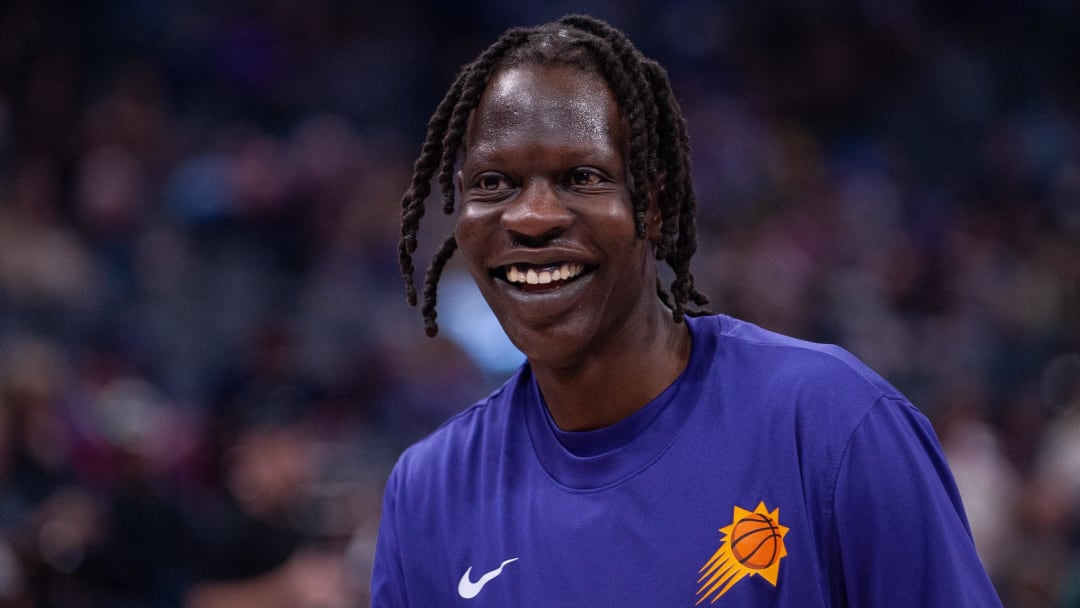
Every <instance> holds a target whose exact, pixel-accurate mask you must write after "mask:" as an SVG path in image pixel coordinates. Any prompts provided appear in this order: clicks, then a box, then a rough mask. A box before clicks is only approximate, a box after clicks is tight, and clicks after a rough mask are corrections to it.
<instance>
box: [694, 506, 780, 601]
mask: <svg viewBox="0 0 1080 608" xmlns="http://www.w3.org/2000/svg"><path fill="white" fill-rule="evenodd" d="M720 533H721V534H723V535H724V536H723V537H722V538H721V539H720V548H719V549H717V550H716V553H713V555H712V557H711V558H709V561H707V562H705V565H704V566H702V567H701V570H698V573H699V574H701V578H699V579H698V583H700V584H701V587H700V588H699V589H698V591H697V594H698V595H699V596H701V597H699V598H698V601H697V603H695V604H694V605H695V606H696V605H697V604H700V603H701V602H704V601H705V600H707V599H708V600H710V602H715V601H716V600H718V599H720V598H721V597H722V596H723V595H724V594H725V593H727V592H728V590H729V589H731V587H732V586H734V585H735V583H737V582H739V581H741V580H742V579H744V578H746V577H748V576H754V575H758V576H760V577H761V578H763V579H765V580H767V581H769V582H770V583H772V585H773V587H775V586H776V580H777V577H778V576H779V574H780V560H781V559H782V558H783V557H785V556H787V548H786V547H784V537H785V536H787V533H788V528H786V527H784V526H781V525H780V508H779V507H777V508H775V509H773V510H772V511H769V510H768V509H767V508H765V502H764V501H762V502H759V503H758V506H757V508H756V509H754V510H753V511H747V510H746V509H743V508H741V507H735V514H734V516H732V518H731V525H730V526H725V527H723V528H720ZM710 598H711V599H710Z"/></svg>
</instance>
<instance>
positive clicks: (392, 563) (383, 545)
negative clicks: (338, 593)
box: [371, 467, 409, 608]
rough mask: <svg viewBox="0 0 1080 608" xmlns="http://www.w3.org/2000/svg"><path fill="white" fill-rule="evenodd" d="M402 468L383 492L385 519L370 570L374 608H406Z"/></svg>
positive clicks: (396, 470) (391, 475)
mask: <svg viewBox="0 0 1080 608" xmlns="http://www.w3.org/2000/svg"><path fill="white" fill-rule="evenodd" d="M399 477H400V471H399V467H395V468H394V470H393V471H392V472H391V473H390V477H389V479H388V480H387V482H386V489H385V490H384V492H383V502H382V516H381V518H380V520H379V533H378V538H377V539H376V542H375V560H374V565H373V566H372V570H371V606H372V608H405V607H406V606H408V605H409V604H408V600H407V595H406V592H405V576H404V568H403V566H402V563H401V547H400V545H399V543H398V530H397V513H396V510H397V504H398V498H399V497H398V493H399V491H400V483H399Z"/></svg>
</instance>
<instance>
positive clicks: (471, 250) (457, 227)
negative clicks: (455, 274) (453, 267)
mask: <svg viewBox="0 0 1080 608" xmlns="http://www.w3.org/2000/svg"><path fill="white" fill-rule="evenodd" d="M489 216H490V214H485V213H482V212H478V211H477V210H476V208H475V206H473V205H464V206H462V207H461V209H460V210H459V211H458V217H457V222H456V223H455V224H454V238H455V239H456V240H457V245H458V252H459V253H460V254H461V257H462V258H463V259H464V260H465V262H466V264H467V265H468V266H469V270H470V271H471V270H473V269H474V266H477V265H481V266H482V262H481V260H483V258H484V255H485V254H486V252H487V249H486V247H485V245H488V244H490V243H491V242H492V239H493V238H494V235H493V234H492V232H491V225H492V222H491V219H490V217H489Z"/></svg>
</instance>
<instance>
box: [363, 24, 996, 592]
mask: <svg viewBox="0 0 1080 608" xmlns="http://www.w3.org/2000/svg"><path fill="white" fill-rule="evenodd" d="M687 150H688V146H687V142H686V129H685V124H684V121H683V119H682V116H681V114H680V112H679V108H678V105H677V104H676V102H675V100H674V97H673V96H672V94H671V88H670V85H669V83H668V81H667V77H666V75H665V74H664V72H663V70H662V69H661V68H660V67H659V66H658V65H657V64H656V63H655V62H653V61H651V60H649V59H647V58H644V57H642V56H641V54H640V53H639V52H638V50H637V49H636V48H634V46H633V45H632V44H631V43H630V41H629V40H627V39H626V37H625V36H624V35H623V34H622V33H620V32H618V31H617V30H614V29H613V28H611V27H610V26H608V25H607V24H605V23H603V22H600V21H597V20H595V19H591V18H588V17H581V16H571V17H565V18H563V19H561V20H560V21H558V22H556V23H551V24H546V25H543V26H539V27H537V28H531V29H512V30H510V31H508V32H507V33H506V34H504V36H503V37H502V38H500V39H499V40H498V41H496V42H495V43H494V44H493V45H492V46H491V47H490V48H488V49H487V50H486V51H485V52H484V53H482V54H481V55H480V56H479V57H478V58H477V60H476V61H474V62H473V63H471V64H469V65H467V66H465V68H463V70H462V71H461V73H460V74H459V76H458V78H457V79H456V81H455V82H454V84H453V85H452V86H451V89H450V91H449V93H448V94H447V97H446V98H445V99H444V100H443V102H442V103H441V104H440V106H439V108H438V109H437V110H436V112H435V114H434V116H433V117H432V119H431V122H430V124H429V132H428V137H427V141H426V142H425V143H424V146H423V149H422V151H421V155H420V157H419V159H418V160H417V163H416V172H415V175H414V177H413V180H412V186H411V187H410V189H409V191H408V192H407V193H406V195H405V197H404V199H403V211H402V220H403V221H402V241H401V250H400V254H401V265H402V270H403V274H404V275H405V277H406V285H407V289H408V291H409V299H410V302H412V303H415V302H416V295H417V294H416V292H415V289H414V288H413V287H412V273H413V266H412V257H411V256H412V253H413V252H414V251H415V247H416V234H417V227H418V222H419V218H420V216H421V215H422V213H423V209H424V207H423V205H424V200H425V199H426V198H427V196H428V194H429V192H428V190H429V187H428V184H429V183H430V182H431V180H432V179H433V178H434V177H435V175H436V174H437V175H438V178H439V183H440V184H441V187H442V191H443V201H444V209H445V210H446V211H448V212H452V211H453V210H454V208H455V206H457V207H459V208H458V210H457V213H458V216H457V222H456V228H455V231H454V235H453V236H451V237H450V238H448V239H447V240H446V241H445V242H444V244H443V246H442V247H441V248H440V249H439V251H438V253H437V254H436V256H435V259H434V261H433V262H432V265H431V268H430V269H429V271H428V273H427V277H426V280H425V286H424V302H423V311H424V317H425V320H426V322H427V327H428V332H429V333H431V334H433V333H434V332H435V331H436V325H435V295H436V292H435V288H436V284H437V282H438V279H439V275H440V274H441V271H442V268H443V266H444V265H445V263H446V261H447V259H449V257H450V255H451V254H452V253H453V252H454V251H455V250H457V249H460V250H461V254H462V256H463V257H464V261H465V264H466V266H467V268H468V270H469V272H470V273H471V275H472V277H473V279H474V280H475V281H476V283H477V285H478V286H479V289H480V291H481V293H482V294H483V295H484V297H485V299H486V300H487V302H488V304H489V305H490V307H491V309H492V310H493V311H494V312H495V315H496V316H497V317H498V319H499V321H500V323H501V324H502V326H503V328H504V329H505V330H506V333H507V335H508V336H509V337H510V339H511V340H512V341H513V342H514V344H516V345H517V346H518V348H520V349H521V351H522V352H523V353H525V355H526V357H527V359H528V361H527V363H526V364H525V365H523V366H522V367H521V368H520V369H519V370H518V371H517V372H516V373H515V374H514V375H513V377H511V378H510V379H509V380H508V381H507V382H506V383H505V384H504V385H503V386H502V387H501V388H500V389H498V390H497V391H495V392H494V393H493V394H492V395H490V396H489V397H487V398H486V399H484V400H483V401H481V402H479V403H478V404H476V405H474V406H473V407H471V408H469V409H467V410H466V411H464V412H462V413H460V414H459V415H457V416H455V417H454V418H452V419H451V420H450V421H448V422H447V423H446V424H444V425H443V426H442V427H441V428H440V429H438V430H437V431H436V432H435V433H434V434H432V435H431V436H430V437H428V438H427V439H425V440H423V441H421V442H420V443H418V444H417V445H415V446H413V447H411V448H410V449H409V450H407V451H406V452H405V453H404V454H403V455H402V456H401V459H400V460H399V462H398V464H397V465H396V467H395V469H394V471H393V473H392V474H391V476H390V479H389V481H388V483H387V488H386V495H385V498H384V509H383V519H382V523H381V526H380V532H379V539H378V547H377V551H376V561H375V567H374V571H373V576H372V603H373V605H374V606H376V607H378V608H384V607H403V606H450V605H462V606H466V605H472V606H588V607H596V606H620V607H621V606H691V605H694V604H714V605H718V606H801V607H802V606H996V605H1000V602H999V601H998V599H997V597H996V595H995V593H994V590H993V588H992V586H991V584H990V582H989V581H988V579H987V577H986V574H985V572H984V571H983V569H982V566H981V564H980V563H979V560H978V558H977V556H976V553H975V548H974V545H973V542H972V539H971V535H970V532H969V530H968V526H967V521H966V518H965V515H964V512H963V507H962V505H961V503H960V499H959V496H958V494H957V491H956V488H955V485H954V483H953V481H952V477H951V475H950V473H949V470H948V467H947V465H946V463H945V461H944V458H943V457H942V455H941V450H940V447H939V445H938V442H937V439H936V438H935V436H934V433H933V431H932V429H931V428H930V425H929V423H928V422H927V421H926V419H925V418H924V417H923V416H922V415H921V414H919V413H918V412H917V411H916V410H915V408H914V407H913V406H912V405H910V404H909V403H908V402H907V401H906V400H905V399H904V397H903V396H901V395H900V394H899V393H898V392H897V391H896V390H895V389H893V388H892V387H891V386H889V385H888V384H887V383H886V382H885V381H884V380H882V379H881V378H879V377H878V376H877V375H875V374H874V373H873V372H871V371H870V370H868V369H867V368H866V367H864V366H863V365H862V364H861V363H859V362H858V361H857V360H855V359H854V358H853V357H852V356H851V355H850V354H848V353H846V352H844V351H843V350H841V349H839V348H836V347H832V346H823V345H816V344H810V343H806V342H801V341H798V340H794V339H791V338H786V337H783V336H779V335H776V334H773V333H770V332H767V331H764V330H762V329H760V328H758V327H755V326H752V325H750V324H747V323H743V322H740V321H738V320H735V319H732V318H730V317H725V316H707V315H704V314H702V313H699V312H696V311H693V310H691V309H690V308H688V306H690V305H696V306H702V305H704V304H706V303H707V300H706V299H705V297H704V296H703V295H701V294H700V293H699V292H698V291H697V289H696V288H695V287H694V282H693V276H692V275H691V273H690V271H689V262H690V257H691V256H692V254H693V252H694V248H695V241H694V239H695V236H694V213H695V203H694V197H693V191H692V188H691V183H690V172H689V162H688V160H687ZM657 260H663V261H665V262H666V263H667V264H668V265H670V266H671V267H672V269H673V270H674V274H675V279H674V281H673V283H672V284H671V286H670V291H669V290H668V289H665V288H664V287H663V286H662V285H661V283H660V281H659V277H658V267H657V263H656V261H657Z"/></svg>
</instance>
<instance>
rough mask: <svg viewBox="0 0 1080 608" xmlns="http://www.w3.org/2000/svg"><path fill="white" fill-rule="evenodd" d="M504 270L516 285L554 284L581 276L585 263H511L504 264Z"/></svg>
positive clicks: (507, 279) (510, 281)
mask: <svg viewBox="0 0 1080 608" xmlns="http://www.w3.org/2000/svg"><path fill="white" fill-rule="evenodd" d="M502 270H503V271H504V273H505V275H504V276H505V277H506V281H507V282H508V283H511V284H514V285H552V284H553V283H562V282H565V281H569V280H571V279H574V278H577V277H578V276H581V274H582V273H583V272H585V265H584V264H579V263H577V262H562V263H558V264H548V265H545V266H533V265H530V264H510V265H508V266H504V267H503V268H502ZM552 286H554V285H552Z"/></svg>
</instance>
